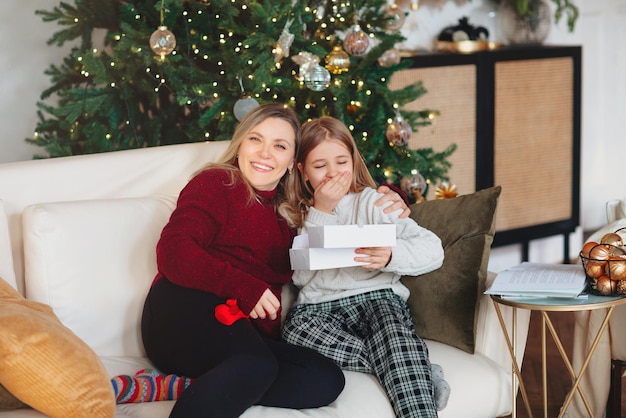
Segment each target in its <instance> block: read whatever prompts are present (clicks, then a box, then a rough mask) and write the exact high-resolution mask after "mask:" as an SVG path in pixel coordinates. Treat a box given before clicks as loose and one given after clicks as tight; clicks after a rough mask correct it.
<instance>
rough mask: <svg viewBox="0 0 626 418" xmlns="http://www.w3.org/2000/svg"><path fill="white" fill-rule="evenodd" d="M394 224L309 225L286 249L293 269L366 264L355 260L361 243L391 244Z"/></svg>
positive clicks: (316, 268) (372, 244) (394, 233)
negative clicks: (356, 251)
mask: <svg viewBox="0 0 626 418" xmlns="http://www.w3.org/2000/svg"><path fill="white" fill-rule="evenodd" d="M395 245H396V225H395V224H381V225H361V226H360V225H332V226H317V227H310V228H308V234H302V235H298V236H297V237H295V239H294V241H293V246H292V248H291V249H290V250H289V258H290V260H291V268H292V269H294V270H323V269H331V268H341V267H352V266H360V265H363V264H368V263H365V262H359V261H354V257H356V256H357V254H356V253H355V252H354V251H355V250H356V249H357V248H360V247H393V246H395Z"/></svg>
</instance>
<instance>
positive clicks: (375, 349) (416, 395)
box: [283, 289, 437, 418]
mask: <svg viewBox="0 0 626 418" xmlns="http://www.w3.org/2000/svg"><path fill="white" fill-rule="evenodd" d="M283 338H284V339H285V341H287V342H288V343H290V344H295V345H301V346H305V347H310V348H313V349H315V350H317V351H319V352H320V353H322V354H323V355H325V356H326V357H328V358H331V359H332V360H333V361H335V363H337V364H338V365H339V366H340V367H341V368H342V369H344V370H352V371H357V372H363V373H370V374H374V375H375V376H376V377H377V378H378V380H379V381H380V383H381V385H382V386H383V387H384V388H385V390H386V391H387V396H388V397H389V400H390V402H391V404H392V406H393V408H394V411H395V413H396V416H397V417H402V418H418V417H419V418H436V417H437V408H436V405H435V400H434V396H435V395H434V387H433V384H432V381H431V369H430V361H429V359H428V348H427V347H426V344H425V343H424V341H422V339H421V338H420V337H418V336H417V335H416V334H415V330H414V327H413V321H412V319H411V314H410V312H409V308H408V306H407V304H406V303H405V302H404V301H403V300H402V299H401V298H400V297H399V296H397V295H396V294H395V293H393V292H392V291H391V290H390V289H383V290H377V291H372V292H367V293H363V294H359V295H354V296H350V297H346V298H343V299H339V300H334V301H330V302H322V303H315V304H300V305H296V306H295V307H294V308H293V309H292V310H291V312H289V314H288V315H287V319H286V321H285V325H284V328H283Z"/></svg>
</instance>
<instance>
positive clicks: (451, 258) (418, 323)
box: [402, 186, 501, 354]
mask: <svg viewBox="0 0 626 418" xmlns="http://www.w3.org/2000/svg"><path fill="white" fill-rule="evenodd" d="M500 191H501V187H500V186H496V187H491V188H488V189H483V190H480V191H478V192H475V193H472V194H468V195H462V196H458V197H455V198H451V199H441V200H429V201H426V202H423V203H416V204H414V205H412V206H411V218H413V219H414V220H415V221H416V222H417V223H418V224H419V225H421V226H423V227H424V228H427V229H429V230H431V231H433V232H434V233H435V234H437V235H438V236H439V238H441V242H442V244H443V248H444V254H445V256H444V257H445V258H444V261H443V265H442V266H441V268H439V269H437V270H435V271H432V272H430V273H427V274H423V275H420V276H416V277H413V276H404V277H403V278H402V282H403V283H404V284H405V285H406V286H407V287H408V288H409V289H410V290H411V296H410V297H409V301H408V303H409V307H410V309H411V314H412V316H413V322H414V324H415V332H416V333H417V335H419V336H420V337H422V338H426V339H429V340H435V341H439V342H442V343H445V344H448V345H451V346H453V347H456V348H459V349H461V350H463V351H466V352H468V353H472V354H473V353H474V340H475V325H476V316H477V315H476V314H477V312H478V302H479V300H480V297H481V295H482V294H483V292H484V291H485V281H486V279H487V267H488V262H489V254H490V252H491V243H492V242H493V236H494V233H495V218H496V217H495V213H496V208H497V205H498V198H499V197H500Z"/></svg>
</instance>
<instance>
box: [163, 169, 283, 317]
mask: <svg viewBox="0 0 626 418" xmlns="http://www.w3.org/2000/svg"><path fill="white" fill-rule="evenodd" d="M229 182H230V178H229V176H228V175H227V174H226V173H225V172H224V171H222V170H210V171H206V172H203V173H201V174H199V175H198V176H196V177H194V178H193V179H192V180H191V181H190V182H189V183H188V184H187V186H186V187H185V188H184V189H183V190H182V192H181V194H180V196H179V198H178V202H177V206H176V209H175V210H174V212H173V213H172V215H171V217H170V220H169V222H168V223H167V225H166V226H165V227H164V228H163V232H162V233H161V237H160V240H159V242H158V244H157V266H158V270H159V273H160V275H162V276H165V277H167V279H168V280H170V281H171V282H173V283H175V284H178V285H180V286H184V287H189V288H194V289H199V290H203V291H207V292H211V293H213V294H215V295H217V296H219V297H223V298H225V299H230V298H234V299H236V300H237V302H238V304H239V307H240V308H241V310H242V311H243V312H244V313H246V314H248V313H249V312H250V311H251V310H252V308H253V307H254V306H255V305H256V303H257V301H258V300H259V298H260V297H261V295H262V294H263V292H264V291H265V290H266V289H268V288H273V287H274V289H273V290H276V286H272V283H268V281H267V279H266V278H265V277H263V276H260V277H259V276H255V275H253V274H252V273H251V272H252V271H254V270H255V269H254V266H252V268H251V269H250V268H248V266H249V264H250V262H248V263H241V262H240V260H242V259H244V258H245V257H246V256H247V254H245V253H246V252H248V253H249V252H254V247H253V245H254V243H253V242H252V243H251V244H250V245H248V244H247V243H246V241H245V240H246V238H247V237H246V236H240V237H237V236H235V235H237V234H236V233H233V231H236V229H233V227H232V224H233V223H238V222H240V221H242V218H243V219H246V218H245V217H246V216H254V212H253V210H254V207H251V206H250V204H249V202H248V196H247V193H248V192H247V189H246V188H245V186H244V185H243V184H236V185H234V186H230V185H227V184H228V183H229ZM248 232H249V233H251V234H253V235H254V231H248ZM241 240H244V241H243V244H241V243H242V241H241ZM284 251H285V252H286V251H287V250H284ZM240 253H241V254H240ZM252 260H253V261H252V262H251V263H253V264H254V262H256V261H255V260H254V258H253V259H252ZM258 263H259V269H260V272H263V269H264V268H265V267H264V262H263V260H259V261H258ZM288 270H289V268H287V271H288ZM289 273H290V272H288V275H289ZM261 277H263V278H261ZM283 280H284V278H282V277H281V278H279V279H278V281H283ZM287 280H288V279H287ZM277 289H278V292H279V291H280V287H278V288H277Z"/></svg>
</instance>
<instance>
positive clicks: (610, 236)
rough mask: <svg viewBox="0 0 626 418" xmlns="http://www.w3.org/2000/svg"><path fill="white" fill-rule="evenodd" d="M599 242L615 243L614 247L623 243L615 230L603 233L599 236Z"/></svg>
mask: <svg viewBox="0 0 626 418" xmlns="http://www.w3.org/2000/svg"><path fill="white" fill-rule="evenodd" d="M600 244H611V245H615V246H616V247H621V246H622V245H624V241H623V240H622V236H621V235H619V234H617V233H615V232H609V233H607V234H604V235H603V236H602V238H600Z"/></svg>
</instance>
